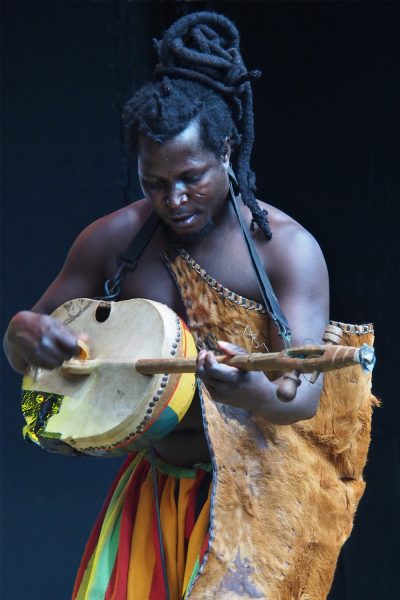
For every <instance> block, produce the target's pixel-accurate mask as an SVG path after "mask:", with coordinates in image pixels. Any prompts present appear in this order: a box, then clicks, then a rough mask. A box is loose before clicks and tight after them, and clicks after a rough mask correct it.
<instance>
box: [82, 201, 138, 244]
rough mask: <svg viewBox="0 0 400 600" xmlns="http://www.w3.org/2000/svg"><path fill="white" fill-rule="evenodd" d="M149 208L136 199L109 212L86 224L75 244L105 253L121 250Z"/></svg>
mask: <svg viewBox="0 0 400 600" xmlns="http://www.w3.org/2000/svg"><path fill="white" fill-rule="evenodd" d="M149 214H150V210H149V206H148V203H147V202H146V201H145V200H138V201H137V202H134V203H132V204H129V205H128V206H124V207H123V208H120V209H118V210H116V211H113V212H112V213H109V214H107V215H105V216H103V217H100V218H99V219H96V221H94V222H93V223H91V224H90V225H88V226H87V227H86V228H85V229H84V230H83V231H82V232H81V233H80V234H79V236H78V238H77V240H76V242H75V245H78V246H79V247H80V248H81V249H85V248H87V249H88V250H99V251H100V252H101V249H104V251H105V252H107V253H110V252H111V253H112V252H113V250H114V249H115V250H116V251H122V250H123V249H125V247H126V246H127V245H128V244H129V242H130V241H131V239H132V237H134V236H135V235H136V233H137V232H138V231H139V229H140V228H141V226H142V225H143V223H144V221H145V220H146V218H147V217H148V216H149Z"/></svg>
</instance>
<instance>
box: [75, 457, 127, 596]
mask: <svg viewBox="0 0 400 600" xmlns="http://www.w3.org/2000/svg"><path fill="white" fill-rule="evenodd" d="M135 457H136V454H131V455H129V456H128V458H127V459H126V460H125V461H124V462H123V464H122V466H121V468H120V469H119V471H118V474H117V477H116V478H115V480H114V483H113V484H112V486H111V488H110V490H109V492H108V494H107V497H106V499H105V501H104V503H103V506H102V508H101V511H100V514H99V516H98V517H97V519H96V522H95V524H94V527H93V529H92V531H91V534H90V536H89V539H88V541H87V544H86V547H85V551H84V553H83V556H82V560H81V564H80V565H79V569H78V573H77V575H76V579H75V585H74V589H73V592H72V598H73V599H74V598H75V597H76V595H77V593H78V591H79V587H80V585H81V582H82V579H83V576H84V574H85V571H86V567H87V565H88V562H89V561H90V557H91V556H92V554H93V552H94V550H95V548H96V545H97V542H98V539H99V535H100V531H101V527H102V525H103V521H104V517H105V514H106V512H107V508H108V505H109V504H110V501H111V498H112V496H113V494H114V492H115V489H116V487H117V485H118V482H119V480H120V478H121V477H122V475H123V474H124V472H125V471H126V469H127V468H128V466H129V465H130V463H131V462H132V461H133V460H134V458H135Z"/></svg>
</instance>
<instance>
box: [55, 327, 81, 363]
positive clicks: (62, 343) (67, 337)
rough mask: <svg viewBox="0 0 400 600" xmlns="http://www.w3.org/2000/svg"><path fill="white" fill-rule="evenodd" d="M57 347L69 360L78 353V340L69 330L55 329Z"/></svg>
mask: <svg viewBox="0 0 400 600" xmlns="http://www.w3.org/2000/svg"><path fill="white" fill-rule="evenodd" d="M52 338H53V339H54V343H55V345H56V346H57V347H58V348H59V349H60V350H61V351H62V352H64V353H65V354H66V355H68V357H69V358H71V356H73V355H74V354H75V353H76V351H77V345H78V338H77V336H76V335H75V334H74V333H72V332H71V331H68V329H64V328H63V329H61V328H60V329H55V330H54V332H53V335H52Z"/></svg>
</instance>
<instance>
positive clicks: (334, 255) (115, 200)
mask: <svg viewBox="0 0 400 600" xmlns="http://www.w3.org/2000/svg"><path fill="white" fill-rule="evenodd" d="M203 8H207V9H214V10H219V11H221V12H224V13H225V14H226V15H227V16H230V17H232V18H233V19H234V20H235V21H236V23H237V24H238V25H239V28H240V30H241V34H242V46H243V52H244V55H245V59H246V62H247V64H248V65H249V66H250V67H252V68H256V67H260V68H261V69H262V70H263V79H262V80H261V81H260V82H259V83H257V84H256V86H255V111H256V133H257V137H256V144H255V152H254V160H253V166H254V168H255V170H256V173H257V176H258V190H259V196H260V197H261V198H263V199H265V200H267V201H269V202H271V203H272V204H277V205H278V206H279V207H280V208H282V209H283V210H285V211H287V212H289V213H290V214H291V215H293V216H294V217H295V218H297V219H298V220H299V221H300V222H302V223H303V224H304V225H305V226H306V227H307V228H308V229H310V230H311V231H312V232H313V233H314V234H315V235H316V237H317V238H318V240H319V241H320V244H321V246H322V248H323V250H324V252H325V255H326V258H327V262H328V266H329V271H330V275H331V295H332V310H331V316H332V318H334V319H337V320H341V321H348V322H365V321H373V322H374V323H375V329H376V337H377V339H376V347H377V354H378V362H377V367H376V370H375V386H374V388H375V393H376V394H377V395H378V396H379V397H380V398H382V400H383V407H382V408H381V409H378V410H377V411H376V412H375V415H374V428H373V440H372V446H371V451H370V457H369V462H368V464H367V468H366V479H367V484H368V485H367V492H366V494H365V496H364V498H363V500H362V502H361V504H360V508H359V511H358V514H357V517H356V522H355V528H354V532H353V534H352V537H351V538H350V540H349V541H348V542H347V543H346V545H345V548H344V551H343V553H342V555H341V558H340V560H339V565H338V570H337V574H336V578H335V583H334V587H333V590H332V592H331V594H330V600H361V599H362V600H375V599H382V600H395V599H396V598H400V591H399V589H400V587H399V583H400V582H399V577H398V570H399V569H398V563H399V556H398V548H399V541H400V536H399V518H398V505H399V499H400V485H399V479H400V478H399V408H398V398H397V393H396V392H395V389H396V388H395V386H396V384H398V382H399V376H398V368H397V364H395V360H394V355H395V349H394V344H395V339H394V332H395V330H396V329H397V327H396V325H397V319H396V317H397V314H395V308H397V306H396V304H397V302H398V300H397V298H398V296H397V295H396V294H397V279H398V276H399V255H398V251H397V243H398V238H397V235H396V234H397V227H398V204H397V203H398V197H399V188H400V186H399V164H400V162H399V152H398V138H399V128H398V120H397V119H398V106H399V105H400V93H399V58H400V52H399V41H398V38H399V31H400V18H399V17H400V5H399V4H398V3H397V2H393V3H385V2H356V3H353V2H338V3H336V2H294V3H291V2H187V3H185V2H176V3H174V2H117V1H115V0H108V1H106V2H98V1H90V2H89V1H86V2H79V1H71V2H67V1H60V2H44V1H43V2H42V1H40V2H37V1H27V2H21V1H16V2H12V1H9V2H3V3H2V50H3V52H2V61H3V63H2V91H3V103H2V127H3V138H2V165H3V175H2V192H3V203H2V217H3V218H2V319H3V328H5V326H6V324H7V322H8V319H9V318H10V316H11V315H12V314H13V313H14V312H16V311H17V310H19V309H22V308H29V306H30V305H32V304H33V303H34V301H35V300H36V299H37V297H38V295H39V294H40V293H41V291H42V290H43V289H44V288H45V287H46V286H47V285H48V284H49V282H50V281H51V279H52V278H53V277H54V275H55V274H56V273H57V271H58V269H59V267H60V265H61V264H62V261H63V259H64V256H65V252H66V250H67V249H68V247H69V245H70V244H71V242H72V240H73V239H74V237H75V236H76V235H77V233H78V232H79V231H80V230H81V229H82V228H83V227H84V226H85V224H87V223H88V222H90V221H91V220H93V219H94V218H96V217H97V216H100V215H102V214H104V213H106V212H109V211H111V210H113V209H114V208H118V207H119V206H121V205H122V204H123V203H124V202H126V200H127V197H128V196H129V194H130V197H131V198H134V197H136V196H137V193H138V191H137V185H135V182H134V184H133V189H132V190H128V188H127V183H126V181H127V178H126V171H125V165H124V159H123V154H122V150H121V136H120V124H119V113H120V108H121V105H122V103H123V101H124V100H126V99H127V98H128V96H129V93H130V92H131V90H132V89H133V88H134V87H137V86H138V85H140V83H142V82H143V80H144V79H145V78H146V77H148V76H149V75H150V73H151V67H152V64H153V62H154V54H153V52H152V44H151V38H152V37H153V36H155V35H156V36H159V35H160V33H161V31H162V29H163V28H164V27H165V26H167V25H169V24H170V23H171V22H172V21H173V20H174V19H175V18H176V17H177V16H180V14H182V12H183V11H189V10H190V11H192V10H198V9H203ZM127 194H128V196H127ZM3 367H4V368H3V376H2V384H3V385H2V438H1V442H2V457H1V459H2V594H3V595H2V598H5V599H7V600H17V599H20V598H30V600H39V599H43V598H51V599H54V600H64V599H67V598H69V595H70V590H71V586H72V582H73V577H74V573H75V570H76V568H77V566H78V563H79V560H80V556H81V553H82V550H83V546H84V543H85V539H86V537H87V535H88V532H89V530H90V527H91V524H92V522H93V520H94V518H95V516H96V514H97V512H98V510H99V508H100V506H101V502H102V498H103V497H104V494H105V492H106V490H107V488H108V486H109V484H110V482H111V481H112V479H113V476H114V474H115V472H116V470H117V466H118V464H119V461H116V460H109V461H101V460H96V459H90V458H82V459H76V460H73V459H67V458H64V457H60V456H57V455H50V454H46V453H44V452H40V451H39V450H38V449H36V448H34V447H33V446H30V445H28V444H26V443H25V442H23V441H22V438H21V435H20V428H21V424H22V421H21V416H20V411H19V402H18V396H19V385H20V379H19V377H18V376H17V375H15V374H14V373H13V372H11V371H10V370H9V369H8V367H7V366H5V363H3Z"/></svg>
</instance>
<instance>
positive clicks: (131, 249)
mask: <svg viewBox="0 0 400 600" xmlns="http://www.w3.org/2000/svg"><path fill="white" fill-rule="evenodd" d="M234 184H235V185H236V178H235V176H234V174H233V171H232V170H230V171H229V189H230V196H231V202H232V205H233V208H234V210H235V213H236V216H237V219H238V221H239V225H240V229H241V231H242V234H243V237H244V240H245V242H246V247H247V250H248V253H249V257H250V261H251V264H252V266H253V269H254V273H255V274H256V277H257V282H258V285H259V288H260V291H261V295H262V298H263V302H264V305H265V307H266V309H267V312H268V314H269V316H270V317H271V319H272V321H273V322H274V323H275V325H276V326H277V327H278V330H279V335H280V336H281V337H282V339H283V340H284V341H285V342H286V343H290V336H291V332H290V327H289V324H288V322H287V319H286V317H285V315H284V314H283V312H282V310H281V307H280V306H279V302H278V299H277V297H276V296H275V292H274V290H273V288H272V285H271V282H270V280H269V278H268V275H267V273H266V272H265V269H264V267H263V264H262V262H261V259H260V257H259V255H258V252H257V249H256V247H255V244H254V241H253V238H252V236H251V234H250V231H249V230H248V228H247V226H246V224H245V222H244V219H243V216H242V213H241V210H240V204H239V203H241V200H240V195H239V194H236V193H235V191H234V187H233V186H234ZM159 223H160V219H159V217H158V216H157V215H156V214H155V213H152V214H151V215H150V217H149V218H148V219H147V221H145V223H144V224H143V226H142V228H141V229H140V231H139V232H138V233H137V235H135V237H134V238H133V240H132V242H131V243H130V244H129V246H128V248H127V249H126V250H125V252H124V253H123V254H121V255H120V256H119V258H118V260H117V265H118V269H117V271H116V273H115V275H114V276H113V277H111V278H110V279H107V281H106V282H105V283H104V292H105V293H104V295H103V296H100V297H98V298H97V300H118V298H119V295H120V293H121V284H122V282H123V280H124V277H125V275H126V272H127V271H133V270H134V269H135V268H136V265H137V263H138V260H139V258H140V256H141V255H142V254H143V251H144V250H145V248H146V246H147V245H148V243H149V241H150V239H151V238H152V236H153V234H154V232H155V230H156V228H157V226H158V225H159Z"/></svg>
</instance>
